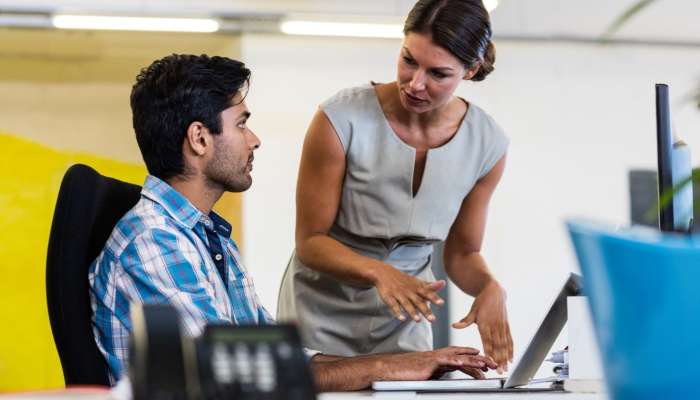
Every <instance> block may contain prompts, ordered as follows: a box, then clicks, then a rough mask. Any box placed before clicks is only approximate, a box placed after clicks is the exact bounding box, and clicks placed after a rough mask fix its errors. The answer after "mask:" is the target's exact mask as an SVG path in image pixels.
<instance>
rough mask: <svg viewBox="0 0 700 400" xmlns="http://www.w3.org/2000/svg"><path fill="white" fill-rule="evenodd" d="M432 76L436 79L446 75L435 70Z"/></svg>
mask: <svg viewBox="0 0 700 400" xmlns="http://www.w3.org/2000/svg"><path fill="white" fill-rule="evenodd" d="M433 76H434V77H436V78H438V79H442V78H445V77H447V75H445V74H443V73H442V72H437V71H435V72H433Z"/></svg>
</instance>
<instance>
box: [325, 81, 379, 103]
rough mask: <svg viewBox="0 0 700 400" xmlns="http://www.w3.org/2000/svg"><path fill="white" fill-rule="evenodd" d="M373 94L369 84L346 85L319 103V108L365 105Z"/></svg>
mask: <svg viewBox="0 0 700 400" xmlns="http://www.w3.org/2000/svg"><path fill="white" fill-rule="evenodd" d="M371 96H374V88H373V87H372V85H371V84H369V83H368V84H364V85H359V86H352V87H347V88H344V89H341V90H339V91H338V92H336V93H335V94H334V95H333V96H331V97H329V98H328V99H326V100H325V101H324V102H323V103H321V108H323V109H326V108H333V109H337V108H347V107H352V106H365V105H366V104H367V100H368V99H369V98H370V97H371Z"/></svg>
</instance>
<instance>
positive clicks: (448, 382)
mask: <svg viewBox="0 0 700 400" xmlns="http://www.w3.org/2000/svg"><path fill="white" fill-rule="evenodd" d="M581 288H582V286H581V276H579V275H577V274H574V273H571V274H570V275H569V277H568V279H567V280H566V283H565V284H564V287H562V289H561V291H560V292H559V295H558V296H557V298H556V299H555V300H554V303H553V304H552V306H551V307H550V309H549V312H548V313H547V315H546V316H545V317H544V320H542V323H541V324H540V326H539V328H537V332H535V336H534V337H533V338H532V340H531V341H530V343H529V344H528V346H527V348H526V350H525V353H523V356H522V357H521V358H520V361H518V363H517V364H516V365H515V368H513V372H512V373H511V374H510V376H509V377H508V378H496V379H482V380H479V379H444V380H439V379H438V380H430V381H376V382H373V383H372V389H373V390H377V391H413V392H502V391H506V392H531V391H552V390H562V389H561V387H560V386H557V385H551V383H552V380H532V377H533V376H534V375H535V372H537V370H538V369H539V368H540V365H541V364H542V361H544V358H545V357H546V356H547V353H548V352H549V350H550V349H551V348H552V345H553V344H554V341H555V340H556V339H557V337H558V336H559V333H560V332H561V330H562V328H564V324H566V320H567V307H566V298H567V297H569V296H580V295H581Z"/></svg>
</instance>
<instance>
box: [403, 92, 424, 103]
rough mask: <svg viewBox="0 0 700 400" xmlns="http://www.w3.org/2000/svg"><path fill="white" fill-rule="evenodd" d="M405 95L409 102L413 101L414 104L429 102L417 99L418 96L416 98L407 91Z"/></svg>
mask: <svg viewBox="0 0 700 400" xmlns="http://www.w3.org/2000/svg"><path fill="white" fill-rule="evenodd" d="M403 93H404V94H405V95H406V97H407V98H408V99H409V100H411V101H413V102H415V103H422V102H425V101H427V100H425V99H421V98H420V97H416V96H414V95H412V94H410V93H408V92H407V91H405V90H404V91H403Z"/></svg>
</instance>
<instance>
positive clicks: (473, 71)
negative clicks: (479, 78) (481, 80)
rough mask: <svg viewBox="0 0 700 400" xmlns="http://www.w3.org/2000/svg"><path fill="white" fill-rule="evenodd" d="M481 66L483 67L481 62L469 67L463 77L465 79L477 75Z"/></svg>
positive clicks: (467, 79)
mask: <svg viewBox="0 0 700 400" xmlns="http://www.w3.org/2000/svg"><path fill="white" fill-rule="evenodd" d="M479 68H481V64H478V63H477V64H476V65H475V66H473V67H471V68H469V69H467V71H466V72H465V73H464V78H462V79H463V80H465V81H469V80H471V79H472V78H473V77H474V75H476V73H477V72H479Z"/></svg>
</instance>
